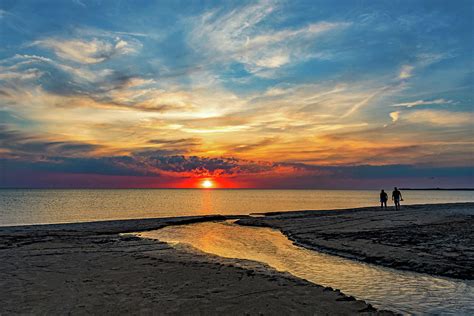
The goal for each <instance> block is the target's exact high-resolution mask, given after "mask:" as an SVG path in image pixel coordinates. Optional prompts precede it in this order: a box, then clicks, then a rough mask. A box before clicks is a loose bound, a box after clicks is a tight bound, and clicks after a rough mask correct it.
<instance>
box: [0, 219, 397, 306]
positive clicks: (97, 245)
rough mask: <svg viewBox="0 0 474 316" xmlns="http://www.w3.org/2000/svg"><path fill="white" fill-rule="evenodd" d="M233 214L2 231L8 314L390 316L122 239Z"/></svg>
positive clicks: (310, 287)
mask: <svg viewBox="0 0 474 316" xmlns="http://www.w3.org/2000/svg"><path fill="white" fill-rule="evenodd" d="M229 218H232V217H223V216H208V217H185V218H171V219H170V218H168V219H144V220H126V221H108V222H95V223H77V224H59V225H36V226H23V227H3V228H0V262H1V264H0V297H1V298H2V304H1V305H0V314H1V315H13V314H47V315H58V314H74V315H82V314H97V315H103V314H106V315H110V314H114V315H116V314H132V315H136V314H140V315H151V314H155V315H156V314H172V315H173V314H175V315H177V314H193V315H196V314H197V315H199V314H201V315H204V314H205V315H213V314H230V315H243V314H250V315H260V314H270V315H281V314H287V315H289V314H298V315H313V314H331V315H350V314H355V313H360V314H367V315H372V314H391V313H390V312H379V311H377V310H375V309H374V308H372V307H371V306H370V305H368V304H366V303H364V302H362V301H358V300H355V299H354V298H352V297H348V296H346V295H344V294H342V293H341V292H340V291H337V290H333V289H331V288H324V287H321V286H318V285H315V284H312V283H310V282H307V281H304V280H301V279H298V278H295V277H293V276H291V275H288V274H284V273H278V272H276V271H274V270H272V269H270V268H269V267H266V266H263V265H261V264H258V263H251V264H252V265H253V267H254V268H253V269H249V268H248V267H249V263H248V262H246V264H245V268H243V267H242V266H241V264H240V263H241V262H240V261H239V260H231V259H223V258H219V257H215V256H210V255H205V254H202V253H196V252H194V251H189V249H175V248H172V247H170V246H168V245H167V244H165V243H161V242H158V241H153V240H147V239H140V238H137V237H134V236H130V235H126V234H125V235H124V234H120V233H124V232H133V231H144V230H151V229H158V228H160V227H164V226H167V225H177V224H187V223H195V222H199V221H210V220H223V219H229Z"/></svg>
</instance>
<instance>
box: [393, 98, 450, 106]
mask: <svg viewBox="0 0 474 316" xmlns="http://www.w3.org/2000/svg"><path fill="white" fill-rule="evenodd" d="M452 103H454V101H452V100H446V99H435V100H416V101H412V102H402V103H396V104H393V105H392V106H404V107H407V108H412V107H415V106H418V105H431V104H452Z"/></svg>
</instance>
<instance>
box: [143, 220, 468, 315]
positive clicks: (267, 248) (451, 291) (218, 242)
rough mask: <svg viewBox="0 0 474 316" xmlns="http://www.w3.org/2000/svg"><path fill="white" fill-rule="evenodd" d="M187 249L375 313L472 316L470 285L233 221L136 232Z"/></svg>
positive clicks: (462, 281) (463, 281)
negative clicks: (346, 298) (281, 275)
mask: <svg viewBox="0 0 474 316" xmlns="http://www.w3.org/2000/svg"><path fill="white" fill-rule="evenodd" d="M139 236H141V237H144V238H153V239H158V240H160V241H164V242H167V243H170V244H172V245H173V244H174V245H176V244H179V243H182V244H187V245H190V246H192V247H194V248H196V249H198V250H200V251H203V252H206V253H209V254H214V255H217V256H221V257H226V258H237V259H246V260H253V261H258V262H263V263H265V264H267V265H269V266H271V267H273V268H274V269H276V270H278V271H286V272H288V273H290V274H292V275H294V276H296V277H299V278H302V279H306V280H308V281H310V282H313V283H315V284H319V285H323V286H330V287H332V288H335V289H336V288H337V289H339V290H341V291H342V292H343V293H345V294H346V295H352V296H354V297H356V298H357V299H361V300H365V301H366V302H368V303H370V304H372V305H373V306H375V307H376V308H379V309H388V310H392V311H395V312H399V313H403V314H443V315H447V314H451V315H454V314H456V315H459V314H463V315H473V314H474V282H473V281H466V280H456V279H450V278H445V277H436V276H431V275H427V274H422V273H415V272H407V271H399V270H395V269H390V268H385V267H381V266H376V265H372V264H366V263H362V262H358V261H353V260H349V259H344V258H341V257H338V256H333V255H327V254H324V253H320V252H316V251H312V250H308V249H305V248H302V247H299V246H296V245H294V244H293V243H292V242H291V241H290V240H289V239H287V238H286V236H284V235H283V234H282V233H281V232H279V231H277V230H274V229H270V228H257V227H246V226H240V225H236V224H233V223H231V222H207V223H199V224H192V225H182V226H169V227H166V228H163V229H160V230H155V231H149V232H144V233H140V234H139Z"/></svg>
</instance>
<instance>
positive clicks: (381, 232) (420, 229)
mask: <svg viewBox="0 0 474 316" xmlns="http://www.w3.org/2000/svg"><path fill="white" fill-rule="evenodd" d="M265 215H266V216H264V217H256V218H244V219H241V220H239V221H238V222H237V223H238V224H241V225H252V226H266V227H272V228H276V229H279V230H281V231H282V232H283V233H284V234H285V235H287V236H288V237H289V238H290V239H291V240H293V241H294V242H295V243H297V244H298V245H300V246H303V247H306V248H309V249H315V250H319V251H323V252H327V253H331V254H336V255H340V256H343V257H347V258H351V259H358V260H362V261H365V262H369V263H375V264H380V265H384V266H387V267H392V268H397V269H405V270H412V271H416V272H423V273H430V274H435V275H442V276H449V277H453V278H460V279H469V280H472V279H473V278H474V273H473V270H474V229H473V227H474V203H452V204H431V205H410V206H402V209H401V210H400V211H396V210H395V209H393V208H389V209H388V210H381V209H380V208H377V207H372V208H359V209H349V210H334V211H300V212H287V213H266V214H265Z"/></svg>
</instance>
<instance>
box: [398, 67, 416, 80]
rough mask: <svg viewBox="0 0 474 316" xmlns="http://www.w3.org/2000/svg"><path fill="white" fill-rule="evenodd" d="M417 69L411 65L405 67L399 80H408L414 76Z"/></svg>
mask: <svg viewBox="0 0 474 316" xmlns="http://www.w3.org/2000/svg"><path fill="white" fill-rule="evenodd" d="M414 69H415V67H414V66H410V65H403V66H402V69H401V70H400V74H399V75H398V78H400V79H408V78H410V77H411V76H413V70H414Z"/></svg>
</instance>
